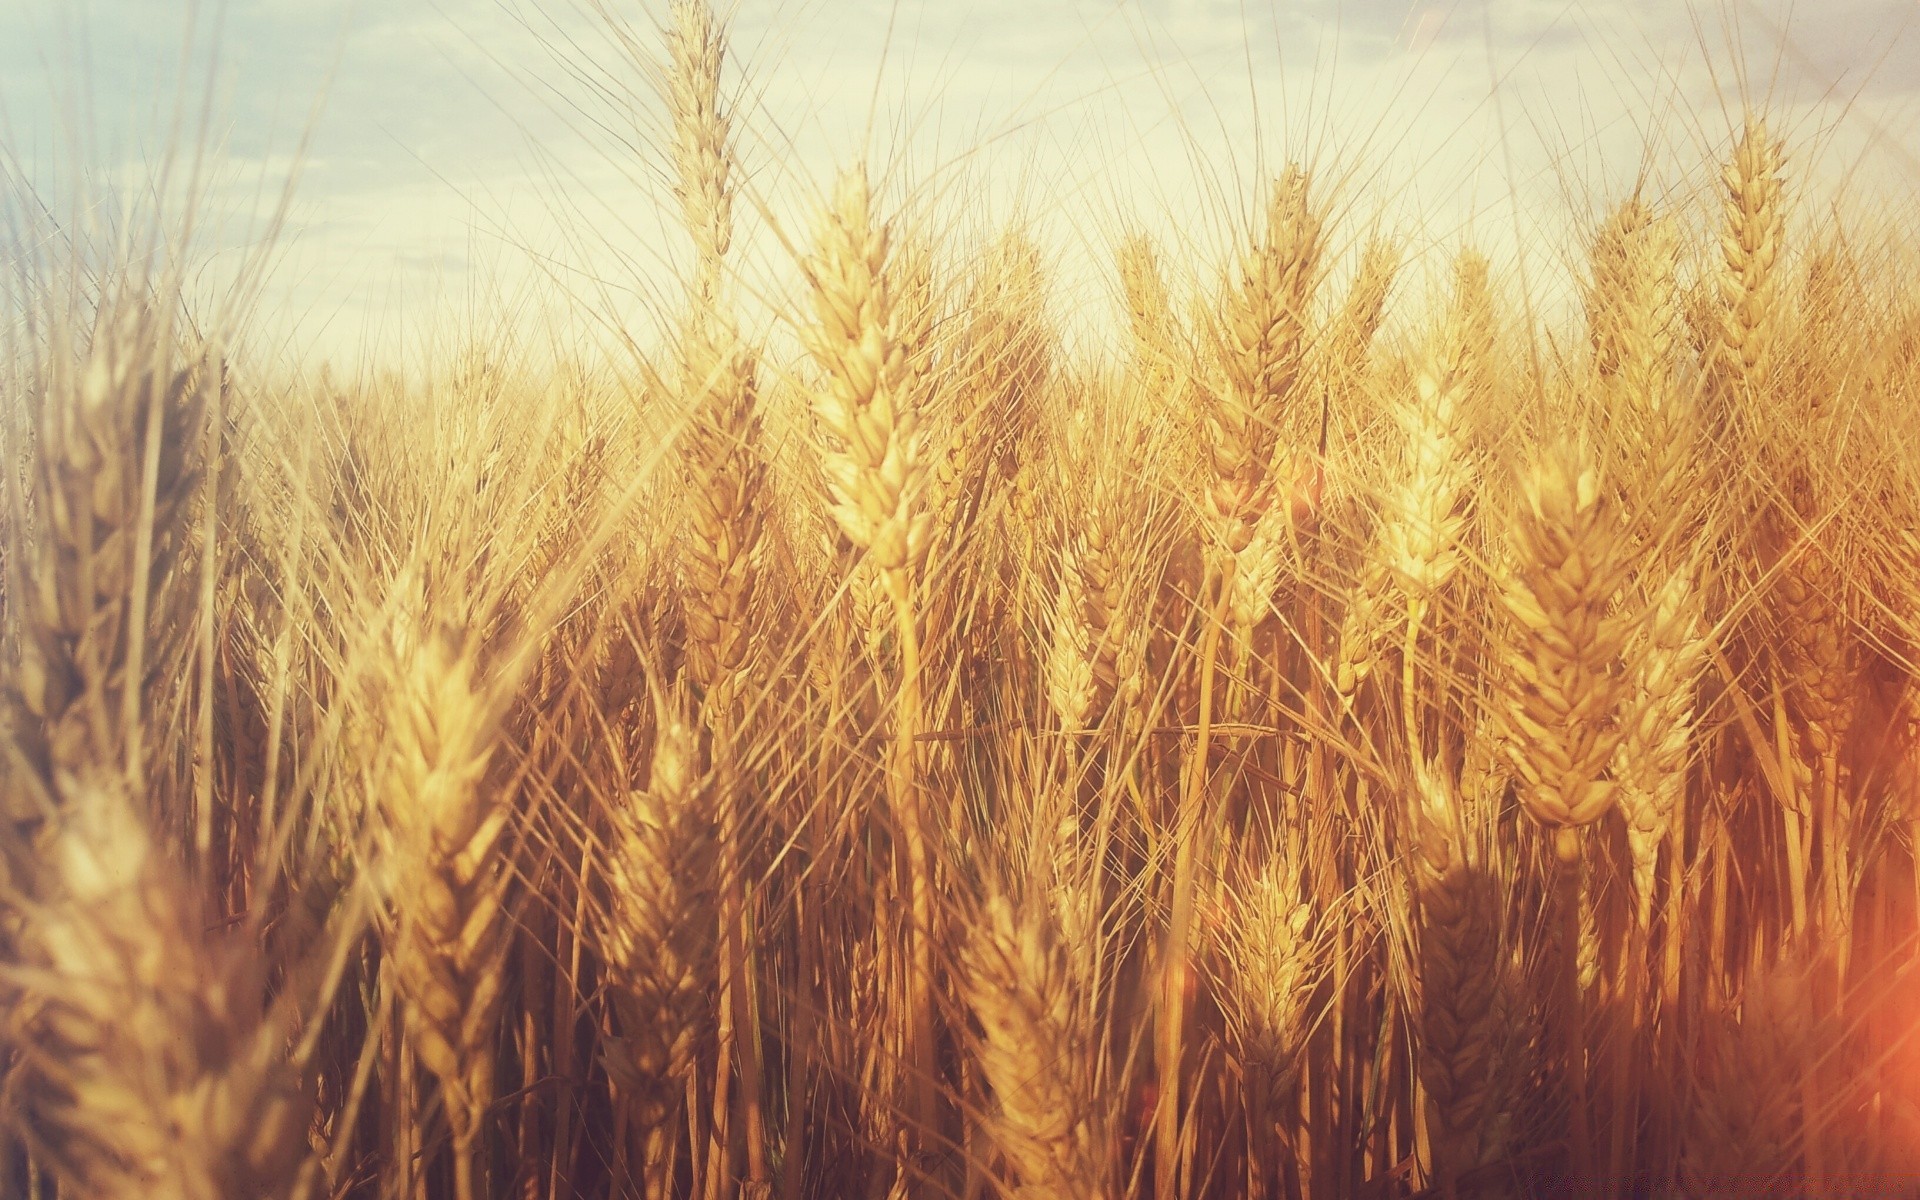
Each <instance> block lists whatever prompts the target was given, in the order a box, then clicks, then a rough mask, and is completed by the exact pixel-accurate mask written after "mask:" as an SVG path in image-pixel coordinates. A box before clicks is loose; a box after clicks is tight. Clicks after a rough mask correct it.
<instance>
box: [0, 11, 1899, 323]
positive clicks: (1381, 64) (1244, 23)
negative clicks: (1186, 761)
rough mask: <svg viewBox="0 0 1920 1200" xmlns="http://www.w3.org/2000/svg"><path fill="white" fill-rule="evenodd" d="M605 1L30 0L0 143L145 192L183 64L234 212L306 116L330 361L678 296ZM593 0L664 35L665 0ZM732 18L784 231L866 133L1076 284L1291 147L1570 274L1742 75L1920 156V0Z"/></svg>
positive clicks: (751, 143)
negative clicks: (1018, 222)
mask: <svg viewBox="0 0 1920 1200" xmlns="http://www.w3.org/2000/svg"><path fill="white" fill-rule="evenodd" d="M594 2H595V0H228V3H227V4H226V5H225V6H224V7H220V6H217V5H214V4H210V3H209V4H202V5H200V6H198V12H197V15H195V17H194V19H195V21H196V22H197V25H196V26H195V27H190V25H189V16H190V15H194V14H195V10H194V6H191V5H188V4H186V3H183V2H181V0H4V3H0V137H4V141H5V148H6V150H7V151H8V154H9V156H10V157H11V158H12V159H13V160H14V161H15V162H16V163H17V164H18V165H19V167H20V168H21V169H22V170H23V172H24V173H25V174H26V175H28V176H29V177H30V178H32V179H34V180H35V181H36V185H37V186H39V187H40V188H41V190H42V191H43V192H45V193H46V194H48V195H50V196H51V195H55V194H57V193H58V192H59V188H60V185H59V183H58V182H57V181H58V180H59V179H61V178H63V177H70V176H71V168H72V167H73V166H74V165H75V164H76V162H78V163H82V164H85V165H86V166H88V167H89V168H90V169H91V170H92V171H93V172H94V173H95V175H96V177H98V178H102V179H110V180H113V181H115V182H116V183H117V184H119V185H120V186H122V187H123V188H125V187H127V186H129V185H130V184H131V183H132V182H133V181H136V180H138V179H139V178H140V177H141V176H142V174H143V173H144V171H145V167H144V165H143V164H148V163H151V162H152V161H154V158H155V156H156V149H155V148H156V147H157V146H159V145H162V144H164V143H165V142H166V141H167V140H168V130H169V128H170V126H169V122H170V121H171V120H172V119H173V117H174V114H175V113H176V111H178V106H177V104H176V100H177V99H178V98H179V97H180V96H181V95H182V94H183V92H182V86H181V85H182V82H183V80H184V81H185V83H186V85H187V90H186V91H185V93H184V94H185V95H186V96H187V97H188V98H189V100H190V102H191V105H190V107H189V108H187V109H186V112H187V115H188V118H189V126H190V129H192V130H197V128H198V124H197V123H198V116H199V111H200V110H199V100H200V99H201V97H202V95H203V94H204V93H205V92H206V91H207V90H208V81H209V80H211V81H212V84H211V94H212V99H213V104H212V109H213V113H214V117H213V122H212V129H213V140H214V141H215V142H216V144H217V145H218V147H219V155H218V158H219V161H220V163H221V167H220V169H219V174H218V177H217V180H216V182H215V184H214V185H212V186H211V187H210V189H209V192H210V195H211V197H212V205H211V207H215V208H218V209H220V210H221V211H223V212H226V213H241V214H244V213H247V212H257V211H262V210H263V208H264V206H265V205H266V203H267V202H268V201H270V200H271V198H272V197H273V196H274V195H275V194H276V193H277V189H278V188H279V187H280V185H281V183H282V182H283V181H284V180H285V179H286V177H287V172H288V169H289V166H290V164H291V163H292V162H293V161H294V155H295V152H296V151H297V150H298V149H299V147H300V145H301V139H302V137H303V136H304V135H305V134H306V133H307V131H308V129H309V126H310V124H311V129H312V141H311V144H310V147H309V149H308V150H307V152H306V154H305V156H304V159H303V160H302V163H303V165H302V168H301V175H300V178H299V182H298V186H297V189H296V191H295V204H294V208H293V211H292V221H291V224H290V227H289V229H288V231H287V233H286V234H285V235H284V236H283V237H282V239H281V243H280V246H281V255H280V259H279V266H278V268H277V270H276V272H275V274H274V276H273V290H272V292H271V293H270V295H271V296H272V297H273V305H274V308H275V310H276V312H278V313H280V314H282V315H283V316H284V317H286V318H287V324H286V325H285V327H286V328H292V329H297V331H298V334H297V343H298V344H299V345H303V346H311V347H314V348H316V349H317V350H318V351H320V352H322V353H327V354H336V355H338V354H343V353H346V352H347V351H348V348H349V347H352V346H355V345H357V344H360V343H361V342H363V341H366V340H372V341H374V342H377V343H381V344H386V343H389V342H390V341H391V339H392V338H393V337H394V336H395V334H396V331H397V330H399V329H401V328H405V329H407V330H408V331H409V332H419V331H420V330H422V329H425V328H428V327H435V328H438V327H443V326H445V325H447V323H448V319H449V316H448V315H449V314H455V315H454V316H453V317H452V323H453V324H456V325H458V324H463V323H464V324H467V325H469V326H471V324H472V322H473V321H474V320H476V319H477V318H476V315H475V308H476V306H480V307H485V305H484V304H483V300H486V299H488V298H495V297H498V296H500V295H501V294H502V293H503V292H504V293H506V294H507V295H508V296H509V297H512V296H516V295H519V294H521V289H522V285H523V284H525V282H526V281H528V280H545V281H547V282H548V283H549V284H550V285H553V286H551V287H550V288H549V289H548V290H549V291H552V290H556V289H564V290H565V291H567V292H570V293H572V294H573V295H575V296H580V297H587V298H590V300H591V302H592V303H594V304H595V305H596V306H597V307H598V308H599V310H600V311H603V312H607V311H614V310H616V309H618V308H619V307H620V306H622V305H627V306H637V307H645V305H646V303H647V298H648V297H656V298H657V297H659V296H662V295H667V294H670V292H671V278H672V265H671V264H672V261H673V256H674V255H675V254H677V253H678V249H677V247H678V246H679V241H678V240H677V239H676V237H675V231H674V230H673V228H672V226H671V219H672V213H671V211H670V210H664V211H663V206H662V205H661V203H660V201H661V198H662V194H663V192H662V187H661V183H660V177H659V175H658V170H659V166H660V158H659V155H658V153H657V149H656V147H657V142H658V136H657V131H658V121H659V116H658V111H657V103H656V102H655V101H654V99H653V95H652V92H651V89H650V85H649V82H648V80H647V79H645V78H644V77H643V76H642V75H641V74H640V72H639V70H638V69H637V68H636V67H635V66H633V65H632V64H631V63H630V62H629V61H627V60H626V59H625V58H624V56H623V54H622V52H621V50H620V47H619V42H618V39H617V38H616V37H614V36H612V35H610V33H609V31H608V27H607V25H606V22H605V21H604V20H602V19H601V18H600V17H599V16H597V15H595V14H594V13H593V12H592V11H591V7H592V4H593V3H594ZM604 2H605V4H606V5H607V7H608V8H609V9H611V10H613V11H614V12H615V13H617V14H618V15H619V16H620V17H621V18H623V19H624V20H625V21H626V22H627V26H628V32H629V33H630V34H631V35H632V36H635V37H637V38H639V39H640V43H641V46H642V48H643V49H644V50H645V51H646V52H647V53H649V54H657V46H658V41H657V38H656V37H655V36H654V26H655V23H656V22H657V21H658V20H659V19H660V17H661V15H662V11H663V7H664V3H663V0H604ZM722 2H723V4H724V2H725V0H722ZM732 11H733V34H732V36H733V41H734V50H735V53H736V66H737V72H736V74H735V75H734V76H733V79H732V83H733V85H734V86H735V87H736V88H740V89H743V91H742V94H741V97H740V100H739V106H738V107H739V113H740V115H739V121H740V123H741V126H742V134H741V137H742V154H743V157H744V159H745V162H746V165H747V168H748V173H749V184H748V186H749V189H750V191H751V192H752V194H753V196H754V197H756V198H757V199H758V200H759V201H761V202H763V203H764V204H765V206H766V215H767V217H768V218H769V219H771V220H772V221H773V222H774V223H775V224H776V225H778V226H779V227H780V228H781V229H782V230H784V231H786V232H788V233H790V234H795V235H798V234H800V233H801V232H803V229H804V224H803V223H804V220H805V214H806V203H807V197H808V196H809V195H810V194H811V192H812V190H813V189H815V188H817V187H818V186H820V185H821V184H822V183H823V182H824V181H825V180H826V179H828V178H830V175H831V172H832V171H833V169H834V167H835V166H836V165H837V164H839V163H843V162H846V161H848V160H850V159H852V158H853V157H855V156H859V155H864V156H865V157H866V158H867V159H868V160H869V161H871V162H873V163H874V164H875V166H876V169H879V170H882V171H887V172H888V173H889V174H888V178H889V180H890V181H891V186H892V191H891V193H890V194H891V196H892V197H893V198H894V199H901V198H904V197H905V195H906V194H907V192H906V189H907V188H908V187H909V186H911V185H915V184H918V185H919V186H920V187H921V189H922V191H921V193H919V194H922V195H934V196H938V197H941V198H942V201H943V205H944V210H945V212H946V214H947V215H948V216H949V217H954V218H955V219H958V217H957V216H956V214H964V215H965V217H966V218H967V219H968V220H969V221H970V222H971V224H970V225H969V227H968V232H976V231H977V229H978V228H979V227H983V226H986V225H990V224H992V223H995V222H998V221H1001V220H1004V219H1009V218H1013V217H1023V218H1025V219H1026V220H1027V221H1029V222H1030V223H1032V224H1033V225H1034V226H1035V228H1036V229H1038V230H1039V231H1041V233H1042V234H1043V235H1044V236H1045V237H1046V238H1047V240H1048V241H1049V243H1050V244H1051V245H1052V246H1053V248H1054V249H1055V251H1056V253H1057V254H1058V256H1059V259H1060V261H1061V263H1062V268H1061V271H1062V278H1063V279H1064V280H1069V281H1071V280H1073V279H1075V278H1081V279H1091V278H1092V276H1093V274H1094V273H1095V267H1094V266H1093V264H1097V263H1098V262H1100V261H1102V260H1103V258H1104V255H1105V254H1106V253H1107V250H1108V248H1109V247H1110V244H1111V241H1112V240H1113V237H1114V235H1115V233H1116V232H1117V231H1118V230H1119V229H1120V228H1122V227H1123V226H1126V225H1129V224H1132V223H1135V222H1138V223H1139V224H1142V225H1144V226H1146V227H1147V228H1149V229H1153V230H1156V231H1158V232H1159V233H1160V234H1161V235H1162V236H1163V237H1165V238H1168V239H1189V240H1191V241H1193V242H1194V243H1195V244H1196V245H1198V246H1202V247H1208V246H1213V245H1215V244H1216V243H1217V239H1218V238H1219V237H1220V236H1221V235H1222V231H1223V230H1225V229H1228V228H1230V227H1231V225H1232V221H1233V218H1234V216H1235V214H1236V213H1237V212H1238V211H1239V206H1241V205H1244V204H1245V203H1246V202H1247V198H1248V197H1249V196H1251V195H1252V194H1254V186H1255V184H1256V183H1257V181H1258V180H1259V179H1260V178H1261V177H1262V176H1266V175H1271V174H1272V173H1274V172H1275V171H1277V169H1278V167H1279V166H1280V165H1281V164H1282V163H1284V161H1285V160H1286V159H1287V158H1290V157H1306V158H1308V159H1310V160H1311V161H1314V162H1316V163H1319V164H1322V169H1323V171H1324V173H1325V174H1326V175H1327V176H1329V177H1332V176H1335V175H1338V176H1340V177H1341V178H1342V179H1343V180H1344V182H1343V184H1342V186H1341V187H1340V188H1339V189H1338V197H1339V199H1338V203H1339V206H1340V210H1341V212H1342V214H1343V218H1344V228H1345V229H1346V230H1347V232H1348V233H1349V234H1350V235H1351V236H1353V237H1359V236H1363V235H1364V233H1365V231H1366V230H1367V229H1369V228H1372V227H1374V226H1375V225H1380V226H1383V227H1386V228H1389V229H1391V230H1392V231H1394V232H1396V233H1398V234H1400V235H1401V236H1403V237H1404V238H1407V239H1408V240H1409V241H1410V242H1412V243H1414V244H1415V246H1416V248H1423V247H1434V248H1449V247H1451V246H1454V245H1457V244H1459V243H1460V242H1462V241H1465V240H1471V241H1474V242H1475V243H1477V244H1480V245H1483V246H1485V247H1487V248H1488V249H1489V250H1490V251H1492V252H1493V253H1494V256H1495V258H1496V260H1497V261H1499V262H1501V263H1502V265H1503V267H1504V268H1506V269H1507V270H1509V271H1511V272H1515V273H1520V274H1522V275H1524V272H1525V271H1526V270H1528V269H1531V270H1532V271H1534V272H1535V273H1536V274H1545V273H1549V272H1554V271H1561V270H1564V268H1565V267H1566V265H1567V264H1566V255H1567V253H1568V250H1567V238H1566V236H1565V235H1566V231H1567V230H1568V229H1569V228H1571V227H1573V226H1574V225H1577V224H1578V223H1580V222H1584V221H1585V220H1587V219H1588V218H1589V217H1590V215H1591V214H1592V213H1593V212H1594V211H1596V210H1597V208H1598V207H1599V206H1600V205H1601V204H1602V203H1603V202H1604V201H1605V200H1606V199H1608V198H1610V197H1617V196H1618V195H1619V194H1620V193H1621V192H1622V191H1624V190H1625V189H1626V188H1627V187H1629V186H1630V185H1631V184H1632V182H1633V180H1634V179H1635V177H1636V176H1637V175H1639V174H1640V173H1641V172H1642V171H1643V169H1648V170H1651V172H1652V174H1653V175H1654V177H1655V178H1656V179H1659V180H1662V181H1665V180H1669V179H1675V178H1681V177H1683V176H1684V175H1685V172H1686V171H1687V170H1689V169H1692V170H1693V175H1692V177H1691V178H1692V179H1693V180H1694V181H1695V182H1696V183H1697V181H1698V180H1699V179H1700V178H1701V175H1700V174H1699V172H1698V170H1697V165H1698V163H1699V162H1700V161H1701V158H1702V156H1703V155H1705V154H1709V153H1714V152H1717V151H1718V150H1719V149H1720V148H1721V147H1723V146H1724V143H1725V139H1726V136H1727V132H1728V128H1729V121H1730V119H1731V118H1730V117H1729V113H1731V112H1734V111H1737V108H1738V97H1739V96H1740V94H1741V93H1742V91H1743V90H1744V91H1746V92H1747V93H1749V94H1753V95H1756V96H1768V97H1771V105H1772V107H1773V109H1774V110H1775V111H1776V112H1777V113H1778V114H1779V116H1780V120H1781V121H1782V122H1783V123H1784V124H1785V125H1786V126H1787V132H1788V133H1789V134H1790V136H1791V137H1792V138H1793V140H1794V142H1795V144H1796V146H1797V147H1799V148H1800V161H1799V166H1800V167H1801V168H1802V169H1803V170H1804V171H1805V172H1806V174H1807V175H1808V176H1810V177H1818V179H1819V180H1820V181H1821V182H1820V183H1819V185H1818V187H1816V185H1815V183H1814V182H1813V179H1811V178H1809V179H1808V180H1807V181H1806V182H1805V184H1804V186H1803V191H1805V192H1808V193H1812V192H1814V191H1817V190H1818V188H1824V187H1830V186H1831V185H1832V184H1833V183H1834V182H1835V181H1839V180H1846V181H1849V182H1850V183H1851V185H1852V186H1853V187H1854V188H1855V189H1856V190H1859V189H1863V188H1865V189H1871V188H1873V187H1893V188H1896V189H1899V190H1901V191H1902V192H1908V191H1912V190H1913V185H1914V184H1916V183H1920V167H1916V166H1915V165H1914V159H1913V156H1912V155H1913V149H1914V148H1916V147H1920V28H1916V26H1920V3H1916V0H1826V2H1824V3H1819V4H1814V3H1806V4H1802V5H1799V6H1798V7H1796V6H1793V5H1789V4H1785V3H1778V2H1775V0H1767V2H1764V3H1752V4H1743V5H1731V4H1720V3H1713V4H1706V5H1699V6H1692V7H1690V6H1688V5H1686V4H1684V3H1679V2H1673V0H1640V2H1630V0H1586V2H1581V0H1439V2H1435V3H1424V2H1413V3H1409V2H1408V0H1292V2H1282V0H739V2H738V4H737V5H736V6H735V7H734V9H733V10H732ZM1743 70H1744V73H1745V75H1746V79H1745V82H1744V84H1743V83H1742V81H1741V78H1740V76H1741V73H1742V71H1743ZM316 112H317V116H316V115H315V114H316ZM96 191H97V189H96ZM122 194H123V195H124V194H126V193H125V192H123V193H122ZM258 196H265V197H266V200H260V199H257V198H256V197H258ZM743 219H745V220H747V221H748V222H749V223H751V224H752V225H753V226H754V228H753V229H752V230H750V231H749V232H748V233H747V235H746V239H745V240H746V242H747V245H748V247H749V248H748V250H747V251H746V252H747V253H748V254H750V255H753V254H757V255H760V256H761V257H762V258H763V259H764V260H765V261H766V262H767V263H769V264H772V263H776V262H777V261H778V260H779V258H780V254H779V251H778V242H777V239H776V238H775V237H773V236H772V234H771V232H770V231H769V229H768V228H767V227H766V222H765V221H764V220H762V218H761V217H760V216H759V215H756V214H753V213H746V214H744V217H743ZM246 230H247V226H246V224H245V223H244V222H233V221H230V222H228V223H227V224H225V225H223V226H221V227H220V228H219V229H218V230H217V231H216V233H215V234H214V235H212V236H210V237H209V238H208V239H206V241H205V242H203V249H206V250H207V251H209V252H210V253H213V254H214V255H215V257H216V259H219V258H221V256H222V255H223V254H224V256H225V259H226V260H227V261H232V260H235V259H236V258H237V252H239V251H241V250H243V249H244V248H245V245H246V243H247V240H248V234H247V232H246ZM1075 263H1078V264H1080V268H1079V270H1078V273H1077V274H1076V268H1075V266H1074V264H1075ZM770 270H771V268H770ZM772 273H773V274H776V275H777V273H778V272H777V270H775V271H773V272H772ZM1063 286H1072V285H1071V284H1070V283H1069V284H1063ZM1084 286H1085V287H1087V288H1091V286H1092V285H1091V284H1085V285H1084ZM1088 296H1089V299H1092V298H1093V297H1092V294H1091V292H1089V293H1088ZM493 307H495V308H497V307H499V302H497V301H496V302H495V303H494V304H493ZM482 315H486V314H482ZM294 318H297V320H296V319H294Z"/></svg>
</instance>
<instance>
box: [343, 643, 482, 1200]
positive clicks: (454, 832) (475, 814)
mask: <svg viewBox="0 0 1920 1200" xmlns="http://www.w3.org/2000/svg"><path fill="white" fill-rule="evenodd" d="M462 636H463V635H462V634H460V633H456V632H454V631H451V630H443V629H439V628H428V629H426V630H414V629H408V628H401V629H397V630H395V631H394V632H393V633H391V634H390V635H389V637H390V639H391V641H390V643H389V647H388V651H389V653H390V654H391V658H390V660H389V661H390V671H389V674H388V677H387V678H385V679H383V680H382V681H381V686H382V689H383V693H384V696H385V707H384V715H385V722H386V724H385V731H384V738H383V746H384V754H383V756H382V761H381V763H380V769H379V772H378V775H377V778H376V780H375V787H376V788H377V793H376V797H375V799H376V804H375V811H376V812H377V813H378V814H379V816H380V818H381V828H380V831H379V832H380V838H381V851H382V852H381V858H380V863H381V872H382V874H383V875H384V877H385V883H386V893H387V896H388V898H389V899H388V904H387V906H386V910H385V913H384V914H383V932H384V940H385V943H386V951H387V954H386V959H385V963H384V967H383V969H384V970H385V971H386V972H389V973H390V978H391V979H392V980H393V985H394V988H395V991H396V992H397V994H398V995H399V997H400V1000H401V1005H402V1012H403V1015H404V1020H405V1023H406V1029H407V1033H408V1036H409V1039H410V1041H411V1042H412V1045H413V1048H414V1051H415V1053H417V1054H418V1055H419V1056H420V1061H421V1062H422V1063H424V1064H425V1065H426V1067H427V1069H428V1070H429V1071H431V1072H432V1073H433V1076H434V1078H435V1079H436V1080H437V1081H438V1082H439V1084H440V1095H441V1099H442V1101H443V1103H444V1106H445V1110H446V1116H447V1123H448V1126H449V1127H450V1129H451V1131H452V1134H453V1142H454V1170H455V1180H456V1183H455V1186H456V1190H457V1193H458V1196H459V1200H474V1197H476V1196H477V1195H478V1194H480V1193H481V1192H483V1191H484V1190H485V1175H484V1167H483V1164H481V1163H478V1162H476V1159H477V1157H478V1156H480V1155H482V1154H483V1153H484V1151H485V1145H486V1142H485V1138H484V1134H485V1128H484V1126H485V1121H486V1114H487V1109H488V1106H489V1105H490V1104H491V1103H492V1102H493V1075H494V1054H495V1047H494V1035H495V1032H496V1025H497V1023H498V1020H499V1016H500V1008H501V1002H502V999H503V993H504V989H505V987H506V980H505V978H504V972H503V968H504V965H505V961H506V955H507V947H508V934H509V931H510V928H511V927H510V925H509V924H508V922H507V921H506V919H505V912H504V909H505V905H506V897H507V887H508V882H509V874H508V870H507V863H506V861H505V858H506V856H505V846H504V844H503V834H504V833H505V831H506V826H507V821H508V818H509V815H510V814H509V810H508V808H507V807H506V806H505V805H504V804H502V803H500V802H499V797H498V796H497V795H495V794H494V793H492V792H490V791H489V790H487V789H486V788H485V787H484V786H483V778H484V776H485V773H486V768H487V763H488V760H489V759H490V758H491V756H492V753H493V733H494V723H495V714H494V712H493V706H492V705H490V704H489V703H488V702H487V698H486V697H485V696H484V695H483V694H482V692H481V690H480V683H479V681H478V680H477V679H476V677H475V669H476V664H475V662H474V651H473V650H472V649H471V648H470V647H467V646H465V645H463V642H462ZM476 1168H481V1170H480V1171H479V1172H478V1177H476Z"/></svg>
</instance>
